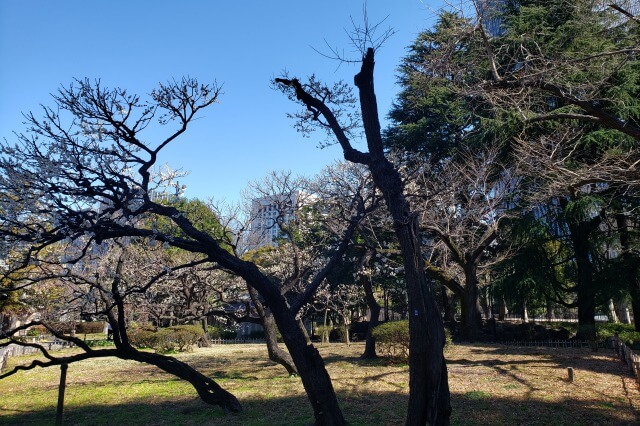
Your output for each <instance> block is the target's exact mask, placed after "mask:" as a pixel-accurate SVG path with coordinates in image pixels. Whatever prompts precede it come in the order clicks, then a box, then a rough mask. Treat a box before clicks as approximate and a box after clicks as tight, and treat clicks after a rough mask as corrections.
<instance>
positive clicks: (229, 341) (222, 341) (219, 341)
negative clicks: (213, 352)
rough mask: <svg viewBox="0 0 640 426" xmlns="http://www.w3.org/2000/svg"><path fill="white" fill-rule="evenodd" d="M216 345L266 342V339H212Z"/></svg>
mask: <svg viewBox="0 0 640 426" xmlns="http://www.w3.org/2000/svg"><path fill="white" fill-rule="evenodd" d="M210 341H211V343H212V344H214V345H236V344H246V343H266V340H264V339H211V340H210Z"/></svg>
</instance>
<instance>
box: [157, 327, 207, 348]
mask: <svg viewBox="0 0 640 426" xmlns="http://www.w3.org/2000/svg"><path fill="white" fill-rule="evenodd" d="M164 330H168V338H169V340H171V341H173V343H174V344H175V346H176V347H177V350H178V352H185V351H190V350H192V348H193V345H195V344H197V343H198V341H199V340H200V339H202V338H203V337H204V330H203V329H202V327H201V326H199V325H176V326H173V327H169V328H167V329H164Z"/></svg>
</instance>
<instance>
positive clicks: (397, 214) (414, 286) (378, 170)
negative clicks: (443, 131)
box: [275, 29, 451, 425]
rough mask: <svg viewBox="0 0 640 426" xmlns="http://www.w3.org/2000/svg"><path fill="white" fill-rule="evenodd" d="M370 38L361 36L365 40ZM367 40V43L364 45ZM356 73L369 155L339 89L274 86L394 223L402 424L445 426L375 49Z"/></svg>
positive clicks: (431, 293)
mask: <svg viewBox="0 0 640 426" xmlns="http://www.w3.org/2000/svg"><path fill="white" fill-rule="evenodd" d="M367 34H369V33H368V29H367V30H365V36H366V35H367ZM369 40H370V39H369ZM362 53H363V57H362V62H361V67H360V72H359V73H358V74H356V76H355V78H354V84H355V86H356V87H357V88H358V94H359V101H360V102H359V103H360V113H361V120H362V121H361V123H362V127H363V128H364V132H365V136H366V141H367V147H368V152H362V151H360V150H358V149H356V148H354V147H353V146H352V142H351V139H350V137H349V130H351V129H352V127H351V124H353V123H344V122H342V123H341V122H340V118H341V117H340V112H344V110H342V111H341V109H340V108H341V107H343V106H345V103H349V102H350V101H352V100H353V98H352V97H351V95H350V92H349V91H348V90H347V89H346V87H345V86H344V85H342V86H337V87H335V88H334V90H332V89H330V88H329V87H327V86H324V85H322V84H320V83H319V82H318V81H317V80H315V79H311V80H310V81H309V82H308V83H301V82H300V80H298V79H295V78H277V79H276V80H275V81H276V84H278V85H279V87H281V88H282V89H283V91H285V92H286V93H287V94H288V95H289V97H290V99H292V100H294V101H296V102H299V103H301V104H302V106H303V107H304V110H303V111H302V112H301V113H299V114H298V118H299V119H300V123H301V125H302V126H303V127H305V126H308V125H309V124H312V125H318V126H320V127H321V128H325V129H327V130H328V131H329V132H331V133H333V135H334V136H335V139H336V140H337V142H338V143H339V144H340V147H341V148H342V150H343V154H344V158H345V160H347V161H351V162H354V163H358V164H363V165H366V166H367V167H368V168H369V170H370V171H371V175H372V177H373V180H374V182H375V184H376V187H378V188H379V189H380V191H381V192H382V194H383V196H384V199H385V201H386V205H387V208H388V209H389V211H390V214H391V216H392V218H393V220H394V228H395V232H396V236H397V238H398V241H399V244H400V248H401V251H402V255H403V260H404V269H405V276H406V286H407V293H408V296H409V313H410V315H409V334H410V355H409V370H410V375H409V387H410V392H409V407H408V412H407V424H410V425H419V424H420V425H421V424H426V423H427V422H428V423H429V424H433V425H436V424H447V423H448V422H449V416H450V413H451V405H450V395H449V384H448V378H447V367H446V361H445V359H444V356H443V348H444V343H445V340H444V328H443V324H442V318H441V316H440V309H439V308H438V305H437V303H436V297H435V289H434V286H433V283H432V282H431V281H430V280H429V279H428V278H427V276H426V274H425V271H424V262H423V260H422V253H421V249H420V247H421V241H420V229H419V221H418V216H417V214H416V213H415V212H414V211H413V210H412V208H411V206H410V204H409V202H408V201H407V198H406V196H405V186H404V182H403V180H402V177H401V175H400V173H399V171H398V169H397V167H396V166H395V165H394V164H393V163H392V162H391V161H390V160H389V159H388V158H387V157H386V155H385V150H384V146H383V143H382V133H381V129H380V120H379V117H378V106H377V101H376V95H375V88H374V84H373V71H374V64H375V61H374V56H375V49H374V48H373V47H368V48H366V50H365V49H364V48H363V50H362Z"/></svg>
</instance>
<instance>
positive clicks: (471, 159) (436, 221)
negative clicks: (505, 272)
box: [412, 148, 520, 340]
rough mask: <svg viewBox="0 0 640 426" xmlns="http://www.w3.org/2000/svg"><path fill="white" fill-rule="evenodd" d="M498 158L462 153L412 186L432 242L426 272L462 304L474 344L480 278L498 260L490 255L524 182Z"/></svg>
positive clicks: (490, 151) (493, 153) (492, 153)
mask: <svg viewBox="0 0 640 426" xmlns="http://www.w3.org/2000/svg"><path fill="white" fill-rule="evenodd" d="M498 154H499V152H498V149H497V148H487V149H484V150H480V151H474V150H471V149H467V150H464V149H461V150H460V153H459V154H458V155H457V156H456V157H454V158H451V159H449V160H447V161H443V162H442V164H441V165H440V166H439V167H437V168H434V169H433V170H432V169H426V170H424V172H423V173H422V174H421V175H419V177H418V178H417V179H415V180H414V182H415V184H414V185H413V187H412V188H414V189H415V192H416V194H417V195H418V194H419V195H418V197H417V198H418V200H417V201H416V203H417V204H418V205H420V206H421V227H422V229H423V230H424V232H425V234H426V235H428V236H429V237H430V238H431V241H432V243H431V244H428V248H429V249H430V250H429V251H428V252H427V253H426V254H425V262H426V267H427V273H428V274H429V275H430V276H431V277H432V278H434V279H436V280H437V281H439V282H440V283H442V284H443V285H444V286H446V287H447V288H449V289H450V290H451V291H452V292H453V293H454V294H455V295H456V296H458V298H459V299H460V301H461V308H462V334H463V336H464V338H466V339H470V340H474V339H476V338H477V337H478V332H479V328H480V326H481V321H480V299H479V296H480V282H479V278H478V275H479V274H480V273H481V272H482V271H483V270H485V268H486V267H487V266H489V265H491V264H492V263H494V262H496V261H497V260H498V259H496V258H495V256H491V255H489V252H490V251H491V247H493V246H494V245H495V243H496V240H497V238H498V236H499V232H500V223H501V221H502V220H503V219H505V218H507V217H509V216H510V215H513V214H514V212H513V209H514V208H515V206H516V205H517V204H516V203H517V201H518V198H519V197H518V183H519V181H520V178H519V177H517V176H514V174H513V172H512V171H511V170H509V169H508V168H506V167H504V166H503V165H502V164H501V163H500V161H499V158H498ZM505 255H506V254H505V253H503V254H502V255H501V256H502V257H503V256H505Z"/></svg>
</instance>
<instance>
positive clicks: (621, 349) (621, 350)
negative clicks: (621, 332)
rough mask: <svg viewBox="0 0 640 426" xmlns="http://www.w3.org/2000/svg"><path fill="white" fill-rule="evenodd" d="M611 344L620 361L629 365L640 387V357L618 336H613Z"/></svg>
mask: <svg viewBox="0 0 640 426" xmlns="http://www.w3.org/2000/svg"><path fill="white" fill-rule="evenodd" d="M611 342H612V346H613V349H615V350H616V352H617V353H618V357H619V358H620V360H622V361H623V362H624V363H625V364H627V366H628V367H629V369H630V370H631V372H632V373H633V375H634V376H635V378H636V382H638V385H640V355H638V354H636V353H635V352H633V351H632V350H631V349H630V348H629V347H628V346H627V345H625V344H624V343H623V342H621V341H620V339H619V338H618V336H617V335H616V336H613V338H612V339H611Z"/></svg>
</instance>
